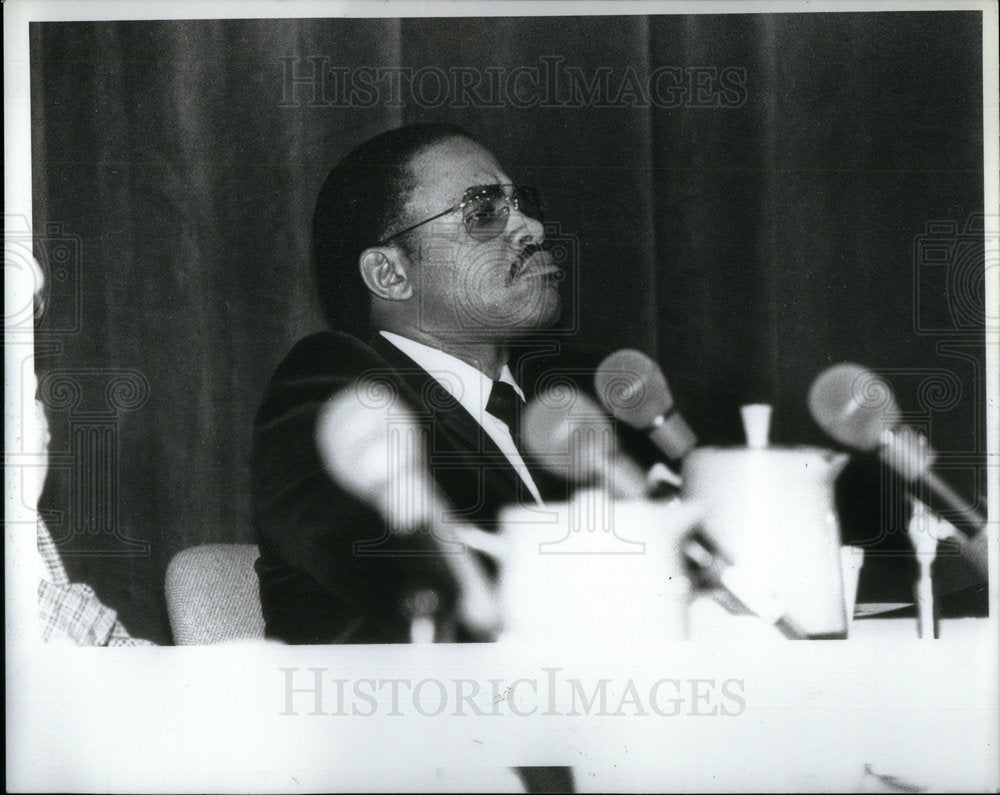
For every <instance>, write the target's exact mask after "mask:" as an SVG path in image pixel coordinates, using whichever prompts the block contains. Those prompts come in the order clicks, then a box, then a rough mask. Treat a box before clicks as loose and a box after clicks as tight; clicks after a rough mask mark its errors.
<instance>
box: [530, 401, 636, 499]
mask: <svg viewBox="0 0 1000 795" xmlns="http://www.w3.org/2000/svg"><path fill="white" fill-rule="evenodd" d="M523 429H524V434H523V437H524V440H525V445H526V446H527V448H528V451H529V452H530V453H531V454H532V455H534V456H535V457H537V458H538V460H539V461H540V462H541V464H542V466H544V467H545V468H546V469H548V470H549V471H550V472H554V473H556V474H557V475H560V476H562V477H568V479H569V480H571V481H573V482H575V483H581V484H596V485H599V486H600V487H601V488H603V489H605V490H606V491H608V492H609V493H610V494H611V496H612V497H614V498H615V499H626V500H628V499H633V500H635V499H642V498H644V497H645V496H646V476H645V475H644V473H643V471H642V469H640V468H639V466H638V464H636V463H635V462H634V461H632V460H631V459H630V458H628V457H627V456H621V455H619V454H618V443H617V438H616V436H615V429H614V427H613V426H612V425H611V423H610V422H609V421H608V417H607V415H606V414H605V413H604V411H603V410H602V409H601V408H600V406H598V405H597V404H596V403H594V402H593V401H592V400H591V399H590V398H588V397H587V396H586V395H584V394H582V393H581V392H579V391H578V390H577V389H575V388H574V387H572V386H569V385H560V386H558V387H554V388H551V389H549V390H547V391H544V392H542V393H540V394H539V395H538V396H537V397H536V398H535V399H534V400H532V401H531V403H530V404H528V407H527V409H525V412H524V420H523Z"/></svg>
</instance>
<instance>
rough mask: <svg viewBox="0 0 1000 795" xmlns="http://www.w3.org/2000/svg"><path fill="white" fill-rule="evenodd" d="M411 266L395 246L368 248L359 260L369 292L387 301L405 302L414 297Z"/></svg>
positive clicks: (362, 276) (362, 275)
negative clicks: (410, 272)
mask: <svg viewBox="0 0 1000 795" xmlns="http://www.w3.org/2000/svg"><path fill="white" fill-rule="evenodd" d="M409 265H410V263H409V261H408V260H406V258H405V257H404V256H403V253H402V252H401V251H400V250H399V249H398V248H397V247H395V246H378V247H377V248H367V249H365V250H364V251H362V252H361V259H360V260H359V269H360V271H361V278H362V279H364V282H365V286H366V287H367V288H368V290H369V292H371V293H372V295H376V296H378V297H379V298H384V299H385V300H387V301H405V300H406V299H408V298H410V297H411V296H412V295H413V285H412V284H411V283H410V279H409V278H408V275H407V274H408V270H409Z"/></svg>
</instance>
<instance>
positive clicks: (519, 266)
mask: <svg viewBox="0 0 1000 795" xmlns="http://www.w3.org/2000/svg"><path fill="white" fill-rule="evenodd" d="M540 251H545V246H543V245H542V244H541V243H528V245H526V246H525V247H524V248H522V249H521V253H520V254H518V255H517V258H516V259H515V260H514V261H513V262H512V263H511V265H510V271H508V273H507V285H508V286H510V284H511V283H512V282H513V281H514V279H516V278H517V277H518V274H520V273H521V271H523V270H524V266H525V263H527V261H528V260H529V259H531V258H532V257H533V256H534V255H535V254H538V253H539V252H540Z"/></svg>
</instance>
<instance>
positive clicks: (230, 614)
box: [166, 544, 264, 646]
mask: <svg viewBox="0 0 1000 795" xmlns="http://www.w3.org/2000/svg"><path fill="white" fill-rule="evenodd" d="M257 556H258V550H257V546H256V544H203V545H201V546H197V547H190V548H188V549H185V550H183V551H182V552H179V553H177V554H176V555H175V556H174V558H173V560H171V561H170V565H169V566H167V577H166V596H167V613H168V615H169V617H170V629H171V632H173V636H174V643H175V644H177V645H178V646H204V645H208V644H212V643H223V642H226V641H233V640H248V639H255V638H263V637H264V617H263V615H262V614H261V607H260V589H259V585H258V580H257V573H256V572H255V571H254V561H256V560H257Z"/></svg>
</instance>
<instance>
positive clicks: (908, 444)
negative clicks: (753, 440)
mask: <svg viewBox="0 0 1000 795" xmlns="http://www.w3.org/2000/svg"><path fill="white" fill-rule="evenodd" d="M809 412H810V414H812V417H813V419H814V420H815V421H816V423H817V424H818V425H819V426H820V427H821V428H822V429H823V430H824V431H825V432H826V433H827V434H828V435H829V436H831V437H832V438H833V439H835V440H836V441H838V442H840V443H841V444H844V445H846V446H847V447H853V448H854V449H856V450H860V451H862V452H866V453H877V454H878V456H879V458H881V459H882V460H883V461H884V462H885V463H886V464H888V465H889V466H890V467H891V468H892V469H893V470H895V471H896V472H897V473H899V474H900V475H901V476H902V477H903V479H904V480H905V481H906V482H907V484H908V485H909V488H910V490H911V491H913V492H918V493H917V494H916V496H917V497H918V498H921V499H922V495H921V494H920V493H919V492H920V491H921V490H923V491H924V492H925V493H929V494H930V495H932V497H933V498H934V501H935V502H937V503H938V505H940V506H943V507H944V508H945V509H947V510H948V511H950V512H952V513H953V514H954V519H950V520H951V521H952V523H953V524H954V525H955V526H956V527H958V528H959V529H960V530H961V531H962V532H963V533H965V535H967V536H969V537H970V538H971V541H967V542H965V543H964V544H962V545H961V547H962V551H963V554H964V555H965V556H966V558H967V560H968V561H969V563H970V564H971V565H973V566H974V567H975V568H976V570H977V572H978V573H979V574H981V575H982V576H984V577H985V576H986V559H987V554H986V552H987V550H986V532H985V530H986V518H985V517H984V516H983V515H982V514H980V513H979V512H978V511H977V510H976V509H975V508H974V507H973V506H972V505H970V504H969V503H968V502H967V501H966V500H965V498H963V497H962V496H961V495H960V494H958V492H956V491H955V490H954V489H953V488H952V487H951V486H950V485H949V484H948V483H947V482H946V481H945V480H944V479H943V478H942V477H941V476H940V475H939V474H938V473H937V472H935V471H934V469H933V464H934V461H935V459H936V458H937V455H936V453H935V452H934V450H933V449H932V448H931V446H930V443H929V442H928V440H927V438H926V437H925V436H924V435H923V434H921V433H920V432H919V431H916V430H914V429H913V428H910V427H908V426H906V425H902V424H901V423H900V412H899V407H898V406H897V405H896V399H895V397H894V396H893V393H892V387H891V386H890V385H889V384H888V382H886V381H885V380H884V379H883V378H881V377H880V376H878V375H876V374H875V373H873V372H872V371H871V370H867V369H865V368H864V367H861V366H860V365H857V364H850V363H843V364H836V365H834V366H833V367H830V368H828V369H826V370H824V371H823V372H822V373H820V374H819V375H818V376H817V377H816V380H815V381H813V384H812V387H811V388H810V390H809ZM949 518H950V517H949Z"/></svg>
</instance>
